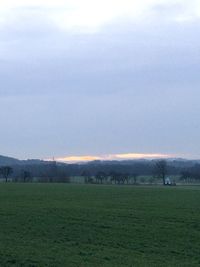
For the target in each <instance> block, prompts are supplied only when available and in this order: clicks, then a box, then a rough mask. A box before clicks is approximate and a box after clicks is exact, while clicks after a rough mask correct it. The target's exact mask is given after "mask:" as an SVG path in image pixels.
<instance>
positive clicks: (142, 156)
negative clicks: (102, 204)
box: [55, 153, 175, 162]
mask: <svg viewBox="0 0 200 267" xmlns="http://www.w3.org/2000/svg"><path fill="white" fill-rule="evenodd" d="M170 157H175V155H170V154H155V153H152V154H150V153H146V154H145V153H126V154H108V155H101V156H92V155H86V156H66V157H58V158H55V160H56V161H60V162H88V161H93V160H129V159H130V160H131V159H156V158H157V159H159V158H170Z"/></svg>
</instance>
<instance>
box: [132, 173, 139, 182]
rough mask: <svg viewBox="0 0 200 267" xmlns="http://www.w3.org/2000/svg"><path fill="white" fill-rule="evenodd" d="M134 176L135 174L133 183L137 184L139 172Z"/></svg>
mask: <svg viewBox="0 0 200 267" xmlns="http://www.w3.org/2000/svg"><path fill="white" fill-rule="evenodd" d="M132 176H133V183H134V184H137V178H138V174H137V173H133V174H132Z"/></svg>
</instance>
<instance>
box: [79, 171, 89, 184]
mask: <svg viewBox="0 0 200 267" xmlns="http://www.w3.org/2000/svg"><path fill="white" fill-rule="evenodd" d="M81 176H82V177H83V178H84V182H85V183H86V184H88V183H91V182H92V176H91V174H90V172H89V171H86V170H84V171H83V172H82V173H81Z"/></svg>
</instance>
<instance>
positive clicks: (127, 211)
mask: <svg viewBox="0 0 200 267" xmlns="http://www.w3.org/2000/svg"><path fill="white" fill-rule="evenodd" d="M199 252H200V187H198V186H196V187H179V186H177V187H161V186H160V187H159V186H157V187H156V186H149V187H148V186H146V187H145V186H114V185H113V186H109V185H107V186H106V185H102V186H101V185H73V184H34V183H33V184H14V183H7V184H3V183H2V184H0V266H3V267H4V266H5V267H6V266H32V267H33V266H35V267H36V266H37V267H38V266H39V267H40V266H41V267H43V266H52V267H56V266H62V267H64V266H66V267H72V266H73V267H75V266H76V267H82V266H83V267H97V266H98V267H102V266H103V267H104V266H105V267H108V266H111V267H121V266H130V267H131V266H150V267H151V266H155V267H157V266H158V267H159V266H163V267H165V266H170V267H172V266H181V267H184V266H190V267H192V266H200V254H199Z"/></svg>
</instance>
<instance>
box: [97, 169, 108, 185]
mask: <svg viewBox="0 0 200 267" xmlns="http://www.w3.org/2000/svg"><path fill="white" fill-rule="evenodd" d="M95 177H96V180H97V182H98V183H99V182H100V183H101V184H102V183H103V181H104V180H107V174H106V173H105V172H102V171H100V172H98V173H97V174H96V176H95Z"/></svg>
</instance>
